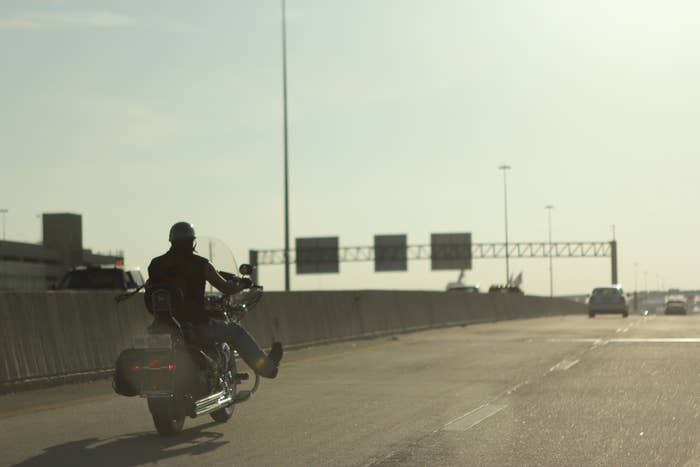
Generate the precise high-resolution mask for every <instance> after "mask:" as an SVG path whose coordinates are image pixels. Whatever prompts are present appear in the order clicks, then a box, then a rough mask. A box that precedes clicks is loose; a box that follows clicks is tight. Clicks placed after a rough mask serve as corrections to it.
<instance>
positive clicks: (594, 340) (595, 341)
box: [547, 337, 603, 344]
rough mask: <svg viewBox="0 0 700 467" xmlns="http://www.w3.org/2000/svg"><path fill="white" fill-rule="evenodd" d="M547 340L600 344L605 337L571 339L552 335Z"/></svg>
mask: <svg viewBox="0 0 700 467" xmlns="http://www.w3.org/2000/svg"><path fill="white" fill-rule="evenodd" d="M547 342H582V343H584V344H600V343H601V342H603V339H601V338H599V337H573V338H570V339H567V338H562V337H552V338H549V339H547Z"/></svg>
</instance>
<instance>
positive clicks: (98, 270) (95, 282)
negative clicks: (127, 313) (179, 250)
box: [56, 266, 145, 291]
mask: <svg viewBox="0 0 700 467" xmlns="http://www.w3.org/2000/svg"><path fill="white" fill-rule="evenodd" d="M144 282H145V281H144V280H143V276H142V275H141V271H140V270H139V269H138V268H136V269H125V268H123V267H121V266H78V267H77V268H74V269H71V270H70V271H68V272H67V273H66V274H65V275H64V276H63V278H62V279H61V280H60V282H59V283H58V285H57V286H56V289H58V290H123V291H126V290H134V289H138V288H139V287H141V286H142V285H143V284H144Z"/></svg>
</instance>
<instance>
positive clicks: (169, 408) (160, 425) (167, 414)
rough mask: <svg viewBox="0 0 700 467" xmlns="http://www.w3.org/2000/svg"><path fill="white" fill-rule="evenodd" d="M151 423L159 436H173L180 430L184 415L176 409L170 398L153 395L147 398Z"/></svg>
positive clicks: (183, 422)
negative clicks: (151, 418)
mask: <svg viewBox="0 0 700 467" xmlns="http://www.w3.org/2000/svg"><path fill="white" fill-rule="evenodd" d="M148 410H150V411H151V416H152V417H153V424H154V425H155V426H156V431H157V432H158V434H159V435H161V436H173V435H176V434H178V433H180V432H181V431H182V427H183V425H184V424H185V415H184V414H183V413H181V412H180V411H179V410H177V407H176V405H175V401H174V400H173V399H170V398H161V397H153V398H149V399H148Z"/></svg>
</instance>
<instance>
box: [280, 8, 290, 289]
mask: <svg viewBox="0 0 700 467" xmlns="http://www.w3.org/2000/svg"><path fill="white" fill-rule="evenodd" d="M282 89H283V91H282V94H283V107H284V290H285V291H286V292H289V290H290V289H291V285H290V271H289V149H288V148H289V138H288V127H287V125H288V124H287V2H286V1H285V0H282Z"/></svg>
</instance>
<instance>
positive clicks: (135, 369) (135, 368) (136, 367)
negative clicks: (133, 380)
mask: <svg viewBox="0 0 700 467" xmlns="http://www.w3.org/2000/svg"><path fill="white" fill-rule="evenodd" d="M131 369H132V370H134V371H139V370H140V369H141V365H134V366H132V367H131Z"/></svg>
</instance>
